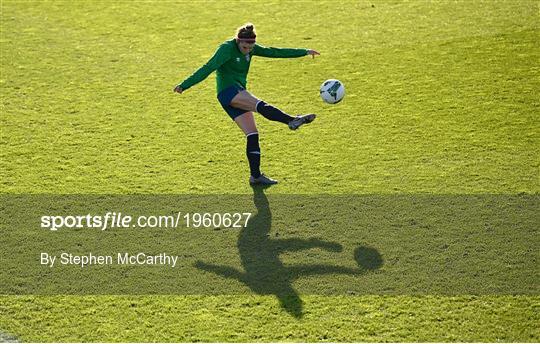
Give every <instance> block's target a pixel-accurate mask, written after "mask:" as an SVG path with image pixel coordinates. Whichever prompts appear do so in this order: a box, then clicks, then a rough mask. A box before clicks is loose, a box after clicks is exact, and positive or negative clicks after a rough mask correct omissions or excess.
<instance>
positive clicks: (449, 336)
mask: <svg viewBox="0 0 540 344" xmlns="http://www.w3.org/2000/svg"><path fill="white" fill-rule="evenodd" d="M247 21H251V22H253V23H255V25H256V28H257V30H258V37H259V42H260V43H261V44H263V45H268V46H282V47H305V48H311V49H316V50H318V51H320V52H321V56H320V57H318V58H316V59H314V60H312V59H310V58H307V57H306V58H301V59H286V60H269V59H264V58H255V59H254V61H253V62H252V66H251V72H250V75H249V79H248V88H249V89H250V91H252V92H253V93H254V94H255V95H257V96H258V97H260V98H262V99H264V100H266V101H267V102H271V103H273V104H275V105H276V106H278V107H281V108H283V109H284V110H286V111H288V112H290V113H305V112H314V113H317V114H319V117H318V119H317V121H316V122H314V123H313V124H310V125H309V126H306V127H305V128H302V129H301V130H299V131H298V132H290V131H288V130H287V129H286V128H284V127H283V126H281V125H279V124H276V123H272V122H268V121H265V120H264V119H262V118H260V117H258V118H257V120H258V126H259V131H260V133H261V148H262V153H263V158H262V159H263V160H262V161H263V163H262V167H263V171H265V172H266V173H268V174H269V175H270V176H272V177H274V178H277V179H279V180H280V182H281V183H280V184H279V185H278V186H276V187H273V188H271V189H268V190H266V191H265V192H266V193H267V194H268V195H287V194H293V193H294V194H303V195H316V194H328V195H345V194H354V195H374V196H380V195H386V196H387V197H391V196H392V195H395V196H396V199H395V200H400V197H402V196H403V195H413V196H414V195H428V196H433V197H442V196H443V195H450V196H455V197H456V199H457V200H462V201H461V203H460V202H457V203H454V204H452V206H453V207H457V208H459V209H471V208H470V203H468V201H467V200H469V197H467V196H470V195H476V196H478V197H483V196H485V195H487V196H486V197H488V198H489V197H490V196H489V195H491V197H492V199H499V200H501V199H502V200H503V201H500V202H499V203H496V202H495V203H494V202H486V204H485V209H487V210H486V211H487V212H488V213H489V214H490V216H491V217H490V218H489V221H490V223H492V224H494V225H496V226H497V228H499V229H500V230H501V231H502V232H505V231H506V232H508V231H512V233H515V237H516V240H517V242H518V243H519V244H518V245H517V246H514V247H513V249H514V250H515V253H516V259H515V260H513V261H512V262H513V264H515V265H513V268H514V269H515V270H514V271H518V272H520V271H521V272H523V271H527V270H526V269H528V268H530V267H532V273H531V274H529V279H528V280H527V281H528V283H531V284H530V285H531V286H532V287H530V288H528V289H527V288H525V289H526V290H525V291H523V290H519V288H516V289H511V288H510V289H509V290H506V291H505V292H504V293H498V294H496V293H487V292H483V293H482V292H480V293H464V294H460V295H449V293H448V292H445V291H444V289H443V292H441V293H437V294H435V293H428V294H426V293H420V295H412V294H413V293H404V295H384V294H383V293H374V294H371V295H369V293H368V294H367V295H366V294H363V295H339V296H336V295H326V296H322V295H312V294H310V293H306V294H305V295H303V294H301V295H299V298H300V300H301V302H302V305H303V306H302V309H303V315H302V317H297V316H294V315H293V314H291V313H290V312H287V311H286V308H284V307H283V305H282V304H280V301H279V300H278V299H277V298H276V297H275V296H273V295H260V294H257V293H255V292H252V293H246V294H243V295H198V296H197V295H191V296H188V295H174V296H173V295H169V296H167V295H131V296H128V295H118V296H110V295H94V296H82V295H64V296H43V295H21V296H14V295H7V294H5V295H3V296H1V297H0V332H4V333H8V334H10V335H13V336H15V337H16V338H18V339H19V340H23V341H523V342H527V341H536V342H537V341H539V340H540V333H539V331H538V329H537V324H538V321H539V320H540V319H539V315H538V314H539V313H538V307H539V304H540V298H539V296H538V271H537V270H536V273H535V270H534V267H535V266H537V264H538V256H537V254H536V255H535V253H534V252H538V251H539V250H538V246H539V242H538V239H537V238H538V230H537V227H538V226H535V223H536V224H538V218H537V217H535V216H534V215H530V214H534V213H535V209H538V208H539V201H538V192H539V191H540V182H539V167H540V166H539V164H540V159H539V156H540V142H539V135H540V117H539V116H538V114H539V112H540V111H539V103H540V102H539V101H538V90H539V89H540V87H539V86H540V71H539V68H538V62H539V57H540V47H539V44H538V36H539V28H538V25H539V2H538V1H436V2H428V1H409V2H401V1H361V2H356V1H355V2H353V1H341V2H316V3H315V2H300V1H299V2H264V3H262V2H217V1H216V2H209V3H204V4H203V3H198V2H195V3H190V2H179V3H173V2H131V3H128V2H118V3H107V2H101V1H87V2H74V3H70V2H63V1H57V2H55V1H50V2H19V1H3V2H2V4H1V35H0V44H1V46H0V48H1V66H0V68H1V69H0V71H1V77H0V90H1V94H2V99H1V106H2V107H1V117H0V123H1V128H2V130H1V133H0V167H1V169H0V176H1V180H0V183H1V184H0V185H1V187H2V193H3V194H4V196H10V195H14V194H184V195H185V194H199V195H211V194H216V195H217V194H252V193H253V191H252V189H251V188H250V187H249V186H248V185H247V177H248V176H247V162H246V161H245V157H244V150H245V147H244V144H245V143H244V137H243V135H242V134H241V133H240V131H239V130H238V129H237V128H236V126H235V125H234V123H232V122H231V121H230V119H229V118H228V116H227V115H226V114H225V113H224V112H223V110H222V109H221V108H220V106H219V104H218V103H217V100H216V99H215V84H214V80H213V76H211V77H210V78H209V79H208V80H206V81H205V82H203V83H201V84H199V85H197V86H195V87H194V88H193V89H190V90H188V91H187V92H186V93H185V94H183V95H174V94H173V93H172V88H173V86H174V85H175V84H176V83H177V82H180V81H181V80H182V79H183V78H185V77H187V76H188V75H189V74H190V73H192V72H193V71H194V70H195V69H196V68H198V67H199V66H201V65H202V64H203V63H204V62H205V61H206V60H207V58H209V57H210V56H211V54H212V53H213V51H214V50H215V48H216V47H217V45H218V44H219V43H220V42H222V41H223V40H225V39H228V38H230V37H231V36H232V35H233V33H234V29H235V28H236V27H238V26H240V25H242V24H243V23H245V22H247ZM329 78H337V79H339V80H341V81H343V83H344V84H345V86H346V89H347V94H346V97H345V99H344V100H343V102H342V103H340V104H339V105H336V106H330V105H325V104H323V103H322V102H321V101H320V99H319V98H318V87H319V85H320V84H321V83H322V82H323V81H324V80H325V79H329ZM520 194H521V195H525V196H527V197H528V199H529V203H527V206H526V207H525V208H523V209H527V210H528V211H530V212H526V213H525V214H527V216H526V217H525V218H522V217H520V216H519V214H523V213H522V211H523V210H522V209H521V208H519V207H518V208H516V209H517V210H515V213H512V212H510V213H509V212H508V211H500V212H497V211H494V210H497V209H512V208H508V207H507V206H506V204H505V203H504V202H505V201H504V200H505V199H512V197H515V196H516V195H520ZM461 196H463V197H461ZM499 196H500V197H499ZM497 197H499V198H497ZM329 199H331V198H329ZM501 202H502V203H501ZM330 206H331V204H320V209H321V212H320V213H321V214H323V215H324V214H325V213H324V209H328V208H329V207H330ZM398 207H399V204H398ZM432 209H433V212H435V210H434V209H436V206H434V208H430V207H429V206H426V207H425V209H424V211H423V212H422V218H423V219H427V220H428V222H430V221H429V219H430V218H429V214H430V212H432ZM536 213H538V212H536ZM471 216H472V217H471V219H472V220H473V222H474V220H475V217H474V214H471ZM410 220H413V221H410ZM414 220H415V219H414V218H411V219H405V220H404V221H397V223H398V224H399V227H397V228H394V229H395V231H397V232H400V233H406V232H407V231H412V230H414V228H416V227H417V226H418V221H416V222H415V221H414ZM416 220H418V219H416ZM522 220H525V222H526V223H528V224H529V225H527V226H525V227H524V226H520V225H519V224H522V223H524V222H523V221H522ZM464 222H465V221H458V224H459V225H457V226H452V225H448V226H438V223H437V221H432V222H430V224H431V225H433V226H434V228H435V230H436V229H438V228H439V229H440V228H444V230H445V232H444V233H443V234H444V235H443V236H442V237H443V238H450V237H452V236H453V235H454V238H461V237H464V239H463V240H467V235H466V234H467V233H470V230H471V228H473V227H471V226H469V225H468V224H467V223H466V222H465V223H464ZM478 223H480V222H478ZM374 225H380V222H376V223H375V222H374ZM386 229H388V228H386ZM390 229H392V228H390ZM390 229H388V230H389V231H388V235H387V237H389V238H390V239H388V240H391V239H392V238H393V239H396V238H397V237H399V236H397V237H396V236H393V234H392V233H393V232H392V231H391V230H390ZM8 230H9V228H6V227H5V226H3V227H2V231H8ZM332 231H333V232H335V229H332ZM349 234H350V233H349ZM201 235H203V234H201ZM204 235H208V239H209V240H212V239H213V238H212V234H208V233H207V234H204ZM231 235H232V234H231ZM296 235H298V236H302V234H301V233H297V234H296ZM335 235H336V236H337V237H342V238H343V245H348V247H350V246H351V245H352V244H354V243H356V239H357V238H355V237H352V238H351V237H350V235H349V236H347V233H343V235H342V236H340V233H337V232H336V233H335ZM363 235H366V234H365V233H364V234H363ZM202 239H203V238H202V237H201V238H199V240H202ZM366 239H368V240H369V236H368V237H367V238H366ZM445 240H446V239H445ZM448 241H451V240H450V239H449V240H448ZM420 242H421V241H420ZM233 243H234V241H233ZM482 243H483V244H482ZM441 244H445V243H441ZM478 244H479V245H477V246H471V247H470V248H469V249H470V250H471V252H473V255H476V256H477V257H479V261H480V262H482V257H485V256H484V253H486V254H487V256H490V257H497V256H498V253H499V251H498V249H499V248H500V246H498V245H497V241H496V240H494V241H487V242H483V241H482V240H478ZM396 245H398V246H399V245H401V244H400V242H399V241H398V242H397V243H396ZM199 249H200V247H199ZM230 249H231V250H232V251H231V252H233V253H234V247H232V248H230ZM378 249H379V250H380V252H381V254H382V256H383V257H385V258H388V257H389V255H392V254H393V253H395V251H392V250H391V245H388V246H385V245H383V244H382V243H380V244H379V247H378ZM12 250H15V248H13V247H8V248H7V249H5V250H3V251H4V253H2V256H1V258H2V259H3V262H5V260H4V259H9V256H8V255H7V254H8V253H9V252H10V251H12ZM203 251H204V250H203ZM508 252H513V251H508ZM415 253H416V254H417V255H418V256H419V257H421V258H423V259H430V258H431V257H434V258H433V259H435V260H436V259H438V258H437V257H444V255H443V256H437V255H436V254H435V253H433V252H432V250H430V248H429V247H427V246H422V245H420V244H419V245H418V246H417V247H414V246H413V253H411V256H410V257H412V258H414V254H415ZM317 254H318V252H317V251H314V250H308V251H305V252H300V253H297V254H295V255H294V256H292V257H291V256H288V257H282V259H283V260H284V261H287V259H290V261H305V260H310V259H313V255H315V257H317ZM432 255H433V256H432ZM509 255H510V254H509ZM520 255H521V256H520ZM199 258H201V259H202V260H204V258H205V257H199ZM397 258H399V256H397ZM520 259H521V260H520ZM503 263H504V261H503ZM393 264H397V261H394V260H389V259H386V260H385V268H387V267H392V266H394V265H393ZM420 268H421V267H418V266H417V267H415V269H417V270H420ZM504 268H505V266H504V264H502V265H494V270H488V271H487V273H488V275H489V272H490V271H491V272H493V271H503V272H501V273H505V272H504V271H505V270H504ZM498 269H501V270H498ZM385 271H386V270H384V269H382V270H381V272H380V273H381V275H382V276H385V275H384V274H385ZM6 273H8V271H7V270H3V271H2V275H3V276H5V274H6ZM405 273H406V272H405ZM434 276H435V275H434ZM515 276H516V274H512V273H508V277H509V278H515ZM531 276H532V277H531ZM207 278H210V277H209V275H208V276H206V277H203V278H202V279H200V280H198V282H199V283H205V281H208V279H207ZM216 278H217V277H216ZM310 278H312V277H310ZM321 278H322V277H321ZM482 278H483V277H480V282H482ZM426 279H427V280H428V281H429V276H427V277H426ZM306 281H307V283H309V282H310V280H304V282H306ZM318 281H319V280H317V278H315V279H314V280H311V282H312V283H314V284H317V283H318ZM321 281H322V280H321ZM336 281H338V283H339V281H340V277H339V276H336ZM483 281H490V279H489V278H487V277H486V278H485V279H484V280H483ZM517 281H518V283H519V285H518V286H520V287H522V288H523V286H524V285H529V284H523V280H520V279H517ZM301 282H302V281H301ZM359 283H362V279H361V277H360V279H359ZM535 285H536V287H534V286H535ZM376 286H377V287H379V288H383V287H384V285H382V284H381V285H376ZM0 338H1V337H0Z"/></svg>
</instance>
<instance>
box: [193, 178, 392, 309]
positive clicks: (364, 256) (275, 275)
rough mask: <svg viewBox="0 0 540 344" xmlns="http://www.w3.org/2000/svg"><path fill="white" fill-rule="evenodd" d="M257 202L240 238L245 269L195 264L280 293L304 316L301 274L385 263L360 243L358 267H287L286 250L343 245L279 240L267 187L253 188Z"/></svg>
mask: <svg viewBox="0 0 540 344" xmlns="http://www.w3.org/2000/svg"><path fill="white" fill-rule="evenodd" d="M253 201H254V203H255V206H256V208H257V211H258V212H257V214H256V215H254V216H253V217H252V218H251V219H250V220H249V222H248V224H247V226H246V227H244V228H243V229H242V230H241V232H240V235H239V238H238V251H239V254H240V259H241V262H242V266H243V268H244V271H239V270H238V269H236V268H234V267H230V266H223V265H215V264H208V263H205V262H202V261H197V262H196V263H195V266H196V267H197V268H199V269H201V270H205V271H210V272H213V273H215V274H217V275H220V276H223V277H225V278H234V279H236V280H238V281H240V282H242V283H244V284H245V285H247V286H248V287H249V288H250V289H251V290H252V291H253V292H255V293H257V294H260V295H276V297H277V298H278V300H279V302H280V304H281V307H282V308H283V309H285V310H286V311H287V312H288V313H290V314H291V315H293V316H294V317H296V318H301V317H302V315H303V312H302V308H303V306H302V305H303V302H302V300H301V299H300V296H299V294H298V292H297V291H296V290H294V288H293V287H292V283H293V281H294V280H296V279H297V278H299V277H301V276H307V275H322V274H348V275H361V274H363V273H365V272H366V271H368V270H375V269H378V268H379V267H380V266H381V265H382V258H381V256H380V254H379V252H378V251H377V250H375V249H373V248H370V247H364V246H359V247H357V248H356V249H355V251H354V258H355V260H356V261H357V263H358V268H347V267H341V266H334V265H322V264H321V265H319V264H314V265H294V266H285V265H284V264H283V263H282V262H281V261H280V259H279V255H280V254H281V253H283V252H295V251H300V250H308V249H312V248H320V249H323V250H326V251H330V252H341V251H342V249H343V248H342V246H341V245H340V244H339V243H336V242H330V241H323V240H319V239H315V238H314V239H308V240H305V239H275V238H270V235H269V233H270V229H271V226H272V212H271V210H270V205H269V202H268V198H267V197H266V195H265V194H264V187H253Z"/></svg>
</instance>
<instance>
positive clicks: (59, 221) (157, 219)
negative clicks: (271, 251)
mask: <svg viewBox="0 0 540 344" xmlns="http://www.w3.org/2000/svg"><path fill="white" fill-rule="evenodd" d="M251 215H252V213H239V212H232V213H228V212H224V213H219V212H215V213H211V212H204V213H199V212H192V213H190V212H186V213H182V212H177V213H175V214H174V215H149V216H145V215H139V216H131V215H125V214H123V213H122V212H107V213H105V214H103V215H93V214H86V215H44V216H41V228H45V229H49V230H51V231H56V230H59V229H62V228H95V229H97V230H102V231H104V230H108V229H114V228H164V229H165V228H242V227H246V226H247V225H248V222H249V219H250V218H251Z"/></svg>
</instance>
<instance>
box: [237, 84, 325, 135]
mask: <svg viewBox="0 0 540 344" xmlns="http://www.w3.org/2000/svg"><path fill="white" fill-rule="evenodd" d="M231 106H233V107H235V108H239V109H242V110H246V111H256V112H258V113H260V114H261V115H263V116H264V117H265V118H266V119H269V120H271V121H277V122H281V123H285V124H287V125H288V126H289V128H291V129H292V130H296V129H298V128H299V127H300V126H301V125H302V124H304V123H311V122H313V120H314V119H315V115H314V114H309V115H304V116H296V117H293V116H290V115H288V114H286V113H285V112H283V111H281V110H280V109H278V108H276V107H274V106H273V105H270V104H268V103H266V102H265V101H263V100H260V99H258V98H257V97H255V96H254V95H252V94H251V93H249V92H248V91H246V90H243V91H241V92H238V94H237V95H236V96H235V97H234V98H233V99H232V100H231Z"/></svg>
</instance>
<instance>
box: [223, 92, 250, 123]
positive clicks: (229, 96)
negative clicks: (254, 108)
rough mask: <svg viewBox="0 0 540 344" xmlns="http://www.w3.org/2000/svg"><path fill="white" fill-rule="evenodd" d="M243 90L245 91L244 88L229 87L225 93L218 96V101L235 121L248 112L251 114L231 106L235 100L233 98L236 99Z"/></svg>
mask: <svg viewBox="0 0 540 344" xmlns="http://www.w3.org/2000/svg"><path fill="white" fill-rule="evenodd" d="M243 90H245V89H244V88H243V87H241V86H237V85H233V86H229V87H227V88H226V89H224V90H223V91H221V92H219V94H218V95H217V99H218V100H219V103H220V104H221V106H222V107H223V109H224V110H225V112H227V113H228V114H229V116H230V117H231V118H232V119H233V120H234V119H235V118H236V117H238V116H240V115H242V114H245V113H246V112H249V111H246V110H242V109H239V108H235V107H233V106H231V101H232V100H233V98H234V97H236V95H237V94H238V93H240V92H241V91H243Z"/></svg>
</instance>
